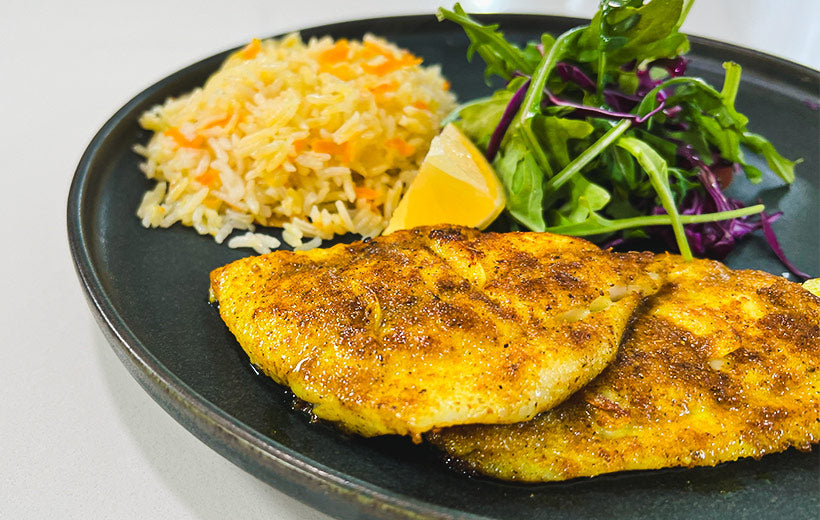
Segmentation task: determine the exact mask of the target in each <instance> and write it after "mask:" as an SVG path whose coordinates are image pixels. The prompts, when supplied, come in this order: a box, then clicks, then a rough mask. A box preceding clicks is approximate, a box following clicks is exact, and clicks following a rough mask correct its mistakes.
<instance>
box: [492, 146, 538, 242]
mask: <svg viewBox="0 0 820 520" xmlns="http://www.w3.org/2000/svg"><path fill="white" fill-rule="evenodd" d="M493 165H494V166H495V170H496V173H498V176H499V178H500V179H501V184H502V185H503V186H504V194H505V196H506V200H507V211H508V212H509V213H510V215H512V216H513V218H515V219H516V220H517V221H518V222H520V223H521V224H523V225H524V226H526V227H527V228H529V229H531V230H533V231H544V229H545V228H546V223H545V222H544V215H543V206H542V201H543V196H544V194H543V191H542V184H543V179H544V175H543V173H542V171H541V169H540V168H539V167H538V164H537V163H536V161H535V158H533V156H532V153H530V151H529V150H528V149H527V147H526V146H525V145H524V144H523V143H522V142H521V141H520V140H513V141H511V142H510V144H509V145H508V146H506V147H504V148H503V149H502V150H501V151H500V152H499V154H498V157H497V158H496V160H495V162H494V163H493Z"/></svg>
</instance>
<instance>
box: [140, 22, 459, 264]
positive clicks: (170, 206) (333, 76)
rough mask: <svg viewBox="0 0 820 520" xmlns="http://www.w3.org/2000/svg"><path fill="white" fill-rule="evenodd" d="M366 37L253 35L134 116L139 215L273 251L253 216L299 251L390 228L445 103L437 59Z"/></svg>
mask: <svg viewBox="0 0 820 520" xmlns="http://www.w3.org/2000/svg"><path fill="white" fill-rule="evenodd" d="M421 61H422V60H421V58H418V57H416V56H414V55H413V54H411V53H410V52H408V51H406V50H402V49H399V48H398V47H396V46H394V45H392V44H391V43H388V42H387V41H385V40H383V39H380V38H377V37H375V36H372V35H366V36H365V37H364V38H363V40H362V41H353V40H346V39H339V40H336V41H334V40H333V39H331V38H329V37H325V38H321V39H311V40H310V41H309V42H308V43H307V44H305V43H304V42H303V41H302V39H301V37H300V36H299V35H298V34H291V35H288V36H286V37H284V38H282V39H281V40H264V41H260V40H253V41H252V42H251V43H250V44H248V45H247V46H245V47H244V48H242V49H241V50H239V51H237V52H235V53H233V54H232V55H231V56H230V57H228V59H227V60H226V61H225V63H224V64H223V65H222V67H221V68H220V69H219V70H218V71H217V72H216V73H214V74H213V75H212V76H211V77H210V78H209V79H208V81H207V82H206V83H205V85H204V86H203V87H201V88H197V89H195V90H194V91H192V92H190V93H189V94H186V95H184V96H181V97H179V98H176V99H169V100H168V101H166V102H165V104H163V105H158V106H156V107H154V108H152V109H151V110H149V111H148V112H146V113H145V114H143V115H142V117H141V118H140V124H141V125H142V126H143V127H144V128H146V129H148V130H152V131H153V132H155V133H154V135H153V137H152V138H151V139H150V141H149V142H148V144H147V145H145V146H142V145H137V146H136V147H135V150H136V151H137V152H138V153H139V154H141V155H143V156H144V157H145V161H144V162H143V163H142V164H141V165H140V167H141V169H142V170H143V172H144V173H145V175H146V176H147V177H148V178H151V179H155V180H157V181H158V182H157V184H156V186H155V188H154V189H152V190H150V191H148V192H147V193H146V194H145V196H144V197H143V200H142V203H141V204H140V206H139V209H138V211H137V215H138V216H139V217H140V218H141V219H142V224H143V225H144V226H146V227H169V226H171V225H172V224H174V223H176V222H181V223H182V224H184V225H186V226H192V227H194V228H195V229H196V230H197V231H198V232H199V233H201V234H210V235H212V236H213V237H214V239H215V240H216V241H217V242H219V243H222V242H223V241H224V240H225V239H226V238H227V237H228V236H229V235H230V234H231V233H232V232H233V231H234V230H247V231H248V233H246V234H244V235H240V236H234V237H233V238H231V239H230V240H229V241H228V245H229V246H230V247H252V248H253V249H254V250H256V251H257V252H260V253H263V252H268V251H270V250H271V249H275V248H276V247H278V246H279V241H278V240H277V239H276V238H274V237H271V236H267V235H262V234H260V233H255V232H254V231H255V225H257V224H259V225H265V226H281V227H283V228H284V231H283V233H282V238H283V240H284V241H285V242H287V243H288V244H289V245H291V246H293V247H296V248H300V249H303V248H309V247H315V246H317V245H319V244H321V241H322V240H328V239H331V238H332V237H333V236H334V235H337V234H344V233H348V232H353V233H358V234H360V235H363V236H368V237H372V236H376V235H378V234H379V233H380V232H381V230H382V229H383V228H384V227H385V226H386V225H387V221H388V220H389V218H390V216H391V214H392V213H393V210H394V209H395V207H396V205H397V204H398V201H399V199H400V198H401V195H402V192H403V190H404V188H405V187H406V186H407V185H408V183H409V182H411V181H412V179H413V177H414V176H415V175H416V173H417V171H418V167H419V165H420V163H421V161H422V159H423V158H424V156H425V154H426V153H427V149H428V147H429V144H430V140H431V139H432V138H433V137H434V136H435V135H436V134H437V133H438V130H439V125H440V123H441V120H442V118H443V117H444V116H445V115H446V114H447V113H448V112H449V111H450V110H451V109H452V108H453V107H454V104H455V99H454V96H453V95H452V94H451V93H450V92H449V84H448V83H447V81H446V80H445V79H444V78H443V77H442V76H441V73H440V70H439V68H438V66H431V67H422V66H421Z"/></svg>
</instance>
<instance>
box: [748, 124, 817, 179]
mask: <svg viewBox="0 0 820 520" xmlns="http://www.w3.org/2000/svg"><path fill="white" fill-rule="evenodd" d="M740 142H741V143H743V144H745V145H746V146H748V147H749V149H751V150H752V151H753V152H755V153H758V154H760V155H762V156H763V157H764V158H765V159H766V163H767V164H768V165H769V168H771V169H772V171H774V173H776V174H777V175H778V176H780V178H781V179H783V180H784V181H786V182H788V183H792V182H794V167H795V165H797V164H800V163H801V162H802V160H801V159H798V160H796V161H790V160H788V159H786V158H785V157H783V156H782V155H780V154H779V153H778V152H777V150H775V148H774V145H773V144H772V143H771V142H769V140H768V139H766V138H765V137H763V136H762V135H759V134H754V133H752V132H743V133H742V134H741V138H740ZM743 168H744V169H746V170H748V169H750V168H751V166H750V165H748V164H746V165H744V166H743ZM755 170H757V168H755ZM758 173H760V172H758Z"/></svg>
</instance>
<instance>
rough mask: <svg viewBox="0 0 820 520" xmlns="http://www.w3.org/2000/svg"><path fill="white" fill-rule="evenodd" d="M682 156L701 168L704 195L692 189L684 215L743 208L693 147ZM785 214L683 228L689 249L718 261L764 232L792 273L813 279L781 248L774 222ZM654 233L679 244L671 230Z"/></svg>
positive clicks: (659, 210)
mask: <svg viewBox="0 0 820 520" xmlns="http://www.w3.org/2000/svg"><path fill="white" fill-rule="evenodd" d="M679 153H682V155H683V156H684V157H685V159H686V160H688V161H690V162H691V163H693V166H697V167H698V168H699V172H698V180H699V181H700V183H701V185H702V186H703V188H704V191H703V192H701V191H700V190H692V191H691V192H689V194H688V195H687V196H686V198H685V199H684V201H683V204H682V205H681V207H680V208H679V211H680V213H681V214H682V215H699V214H703V213H716V212H719V211H731V210H734V209H740V208H742V207H744V204H743V203H742V202H741V201H739V200H737V199H732V198H730V197H727V196H726V194H724V193H723V190H722V189H721V186H720V183H719V182H718V178H717V176H716V175H715V174H714V171H713V169H712V168H710V167H709V166H707V165H706V164H705V163H704V162H703V161H702V160H701V159H700V158H699V157H698V156H697V155H696V154H695V153H694V151H693V150H692V148H691V147H681V148H679ZM733 166H736V165H733ZM652 213H653V214H654V215H662V214H665V213H666V210H665V209H664V208H663V207H662V206H657V207H655V208H654V209H653V210H652ZM782 215H783V212H781V211H778V212H777V213H772V214H768V213H766V212H762V213H760V215H752V216H748V217H742V218H734V219H730V220H720V221H717V222H706V223H703V224H686V225H684V226H683V229H684V232H685V233H686V238H687V240H688V241H689V246H690V247H691V248H692V252H693V253H694V254H695V255H697V256H707V257H710V258H716V259H718V260H723V259H725V258H726V256H727V255H728V254H729V253H730V252H731V251H732V249H734V247H735V245H736V244H737V242H738V241H739V240H740V239H741V238H743V237H744V236H746V235H748V234H749V233H752V232H754V231H757V230H758V229H761V230H763V235H764V237H765V238H766V242H767V243H768V244H769V247H771V248H772V251H773V252H774V254H775V255H777V257H778V258H779V259H780V261H781V262H783V265H785V266H786V267H787V268H788V269H789V271H791V272H792V273H794V274H796V275H797V276H800V277H802V278H811V276H809V275H808V274H806V273H804V272H802V271H800V270H799V269H798V268H797V267H796V266H795V265H794V264H792V263H791V261H789V259H788V258H787V257H786V254H785V253H784V252H783V249H782V248H781V247H780V243H779V242H778V241H777V236H776V235H775V233H774V230H773V229H772V223H773V222H775V221H777V219H779V218H780V217H781V216H782ZM653 231H654V232H655V233H657V234H660V235H661V236H663V237H664V238H665V239H666V242H667V243H668V244H670V246H674V244H675V243H676V242H675V237H674V236H673V235H672V233H671V232H670V231H669V229H668V228H666V227H658V228H655V229H654V230H653Z"/></svg>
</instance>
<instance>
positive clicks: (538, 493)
mask: <svg viewBox="0 0 820 520" xmlns="http://www.w3.org/2000/svg"><path fill="white" fill-rule="evenodd" d="M493 19H494V20H497V21H499V22H500V23H501V24H502V27H503V29H504V30H505V32H506V34H507V35H509V36H510V37H512V38H513V39H515V40H519V41H524V40H527V39H532V38H535V37H537V36H538V35H539V34H540V33H541V32H542V31H550V32H553V33H555V32H560V31H563V30H565V29H567V28H569V27H571V26H574V25H578V24H579V23H581V22H582V21H581V20H573V19H566V18H555V17H547V16H518V15H502V16H497V17H494V18H493ZM365 32H373V33H376V34H379V35H383V36H385V37H387V38H389V39H391V40H393V41H395V42H396V43H397V44H399V45H401V46H404V47H407V48H409V49H411V50H412V51H413V52H415V53H417V54H418V55H420V56H423V57H424V58H425V61H426V63H428V64H429V63H440V64H441V65H442V68H443V71H444V73H445V75H446V76H447V77H448V78H449V79H450V80H451V82H452V85H453V89H454V91H455V92H456V93H458V95H459V96H460V98H461V99H462V100H464V99H468V98H471V97H475V96H479V95H485V94H486V93H487V92H488V88H487V87H486V86H485V85H484V83H483V80H482V70H483V69H482V66H481V64H480V63H474V64H468V63H467V61H466V60H465V57H464V56H465V50H466V45H467V42H466V39H465V37H464V36H463V33H462V32H461V29H459V28H458V27H456V26H454V25H453V24H450V23H441V24H439V23H437V22H436V21H435V18H434V17H433V16H432V15H430V16H413V17H401V18H388V19H378V20H366V21H355V22H348V23H342V24H338V25H331V26H326V27H319V28H314V29H308V30H305V31H303V35H304V36H305V37H309V36H313V35H324V34H330V35H333V36H336V37H341V36H346V37H361V36H362V34H363V33H365ZM692 43H693V45H692V52H691V55H692V58H693V60H692V64H691V69H690V70H691V72H692V73H693V74H697V75H701V76H703V77H705V78H706V79H707V80H709V81H710V82H711V83H712V84H715V85H718V86H719V85H720V84H721V83H722V68H721V62H722V61H724V60H728V59H731V60H734V61H737V62H739V63H740V64H741V65H743V67H744V71H743V78H744V79H743V83H742V85H741V89H740V95H739V99H738V105H739V108H740V109H741V110H742V111H743V112H745V113H746V114H748V115H749V116H750V117H751V121H752V124H751V128H752V130H754V131H757V132H760V133H763V134H765V135H767V136H769V137H770V138H771V140H772V141H774V143H775V145H776V146H778V147H779V148H780V150H781V151H782V152H783V153H784V154H785V155H786V156H788V157H792V158H794V157H802V158H803V163H802V164H801V165H800V166H799V167H798V179H797V181H796V182H795V183H794V185H793V186H792V187H791V188H786V187H783V186H781V185H780V183H779V182H778V181H777V179H775V178H774V176H773V175H769V176H768V177H767V180H765V181H764V182H763V184H761V185H759V186H757V187H753V188H750V187H747V188H743V189H741V190H739V191H738V192H736V193H735V195H739V196H740V197H741V198H744V199H745V200H747V201H753V200H754V199H755V198H756V197H757V196H760V197H762V199H763V201H764V202H765V203H767V204H768V205H770V206H772V207H780V208H782V209H785V210H786V216H785V217H784V218H783V219H781V220H780V221H779V222H778V223H777V224H776V230H777V231H778V233H779V236H780V239H781V241H782V243H783V246H784V248H785V249H786V251H788V253H789V254H790V255H791V257H792V258H793V260H794V261H795V262H796V263H797V264H798V265H799V266H800V267H802V268H803V269H804V270H808V271H809V272H812V273H813V274H815V275H817V274H820V238H818V226H819V225H820V206H818V200H820V196H818V195H819V194H818V184H819V183H820V168H819V167H820V159H819V158H818V143H820V129H818V126H819V125H818V112H817V108H816V105H815V103H817V102H818V85H820V79H819V77H818V73H817V72H816V71H813V70H811V69H807V68H804V67H801V66H798V65H795V64H792V63H787V62H784V61H782V60H778V59H776V58H773V57H771V56H766V55H761V54H758V53H754V52H752V51H748V50H744V49H740V48H737V47H732V46H729V45H725V44H721V43H717V42H713V41H706V40H702V39H697V38H693V42H692ZM225 55H226V53H223V54H220V55H218V56H214V57H212V58H209V59H206V60H204V61H201V62H199V63H196V64H194V65H192V66H190V67H188V68H185V69H183V70H181V71H179V72H178V73H176V74H174V75H172V76H170V77H168V78H167V79H165V80H163V81H160V82H159V83H157V84H156V85H154V86H152V87H150V88H149V89H147V90H146V91H144V92H143V93H141V94H140V95H138V96H137V97H135V98H134V99H133V100H131V101H130V102H129V103H128V104H127V105H126V106H125V107H123V108H122V109H121V110H120V111H119V112H117V113H116V114H115V115H114V117H112V118H111V120H110V121H108V123H106V125H105V126H104V127H103V128H102V129H101V130H100V132H99V133H98V134H97V136H96V137H95V138H94V140H93V141H92V142H91V144H90V145H89V147H88V150H87V151H86V153H85V155H84V156H83V158H82V160H81V161H80V164H79V166H78V168H77V172H76V175H75V177H74V182H73V184H72V186H71V192H70V194H69V199H68V233H69V239H70V243H71V250H72V254H73V257H74V261H75V264H76V268H77V272H78V274H79V276H80V279H81V281H82V283H83V285H84V287H85V290H86V294H87V296H88V299H89V302H90V305H91V308H92V311H93V314H94V316H95V317H96V319H97V320H98V321H99V324H100V326H101V328H102V329H103V331H104V332H105V334H106V335H107V336H108V339H109V340H110V342H111V344H112V346H113V348H114V350H115V351H116V352H117V354H118V355H119V357H120V359H121V360H122V361H123V363H124V364H125V365H126V366H127V367H128V369H129V370H130V371H131V373H132V374H133V376H134V377H135V378H136V379H137V380H138V381H139V382H140V384H141V385H142V386H143V387H144V388H145V389H146V391H148V393H150V394H151V396H152V397H153V398H154V399H156V400H157V401H158V402H159V403H160V404H161V405H162V406H163V407H164V408H165V409H166V410H167V411H168V413H170V414H171V415H172V416H173V417H175V418H176V419H177V420H178V421H179V422H181V423H182V424H183V425H185V426H186V427H187V428H188V429H189V430H191V431H192V432H193V433H194V434H195V435H197V436H198V437H199V438H201V439H202V440H203V441H204V442H206V443H207V444H209V445H210V446H211V447H213V449H215V450H216V451H218V452H219V453H221V454H223V455H224V456H225V457H227V458H228V459H230V460H231V461H233V462H234V463H236V464H237V465H239V466H240V467H242V468H244V469H245V470H247V471H249V472H250V473H252V474H254V475H256V476H257V477H259V478H260V479H262V480H264V481H266V482H268V483H270V484H271V485H273V486H276V487H277V488H280V489H282V490H283V491H285V492H287V493H289V494H291V495H293V496H295V497H296V498H298V499H300V500H302V501H304V502H306V503H308V504H310V505H312V506H314V507H316V508H317V509H320V510H322V511H325V512H327V513H329V514H331V515H335V516H338V517H340V518H416V517H423V518H474V517H492V518H516V519H517V518H550V517H553V516H555V515H560V516H571V517H573V518H593V517H606V518H609V519H616V518H625V517H635V516H648V517H654V518H661V517H663V518H684V517H686V518H688V517H699V518H726V517H728V515H732V517H733V518H735V519H737V518H762V517H782V518H803V517H805V518H809V517H811V518H816V516H815V515H816V513H817V511H818V510H820V503H818V497H820V490H819V489H818V468H819V467H820V466H819V465H818V457H817V450H815V451H814V452H812V453H800V452H797V451H794V450H790V451H788V452H785V453H781V454H776V455H770V456H767V457H764V458H763V459H762V460H759V461H754V460H743V461H740V462H736V463H731V464H723V465H720V466H718V467H715V468H696V469H676V470H667V471H651V472H632V473H624V474H618V475H611V476H603V477H599V478H595V479H587V480H577V481H572V482H568V483H558V484H547V485H510V484H504V483H499V482H491V481H487V480H482V479H475V478H468V477H465V476H462V475H460V474H457V473H455V472H453V471H451V470H449V469H448V468H447V467H446V466H445V465H444V464H442V463H441V462H440V461H439V459H438V455H437V454H436V453H435V452H433V451H432V450H431V449H430V448H428V447H426V446H423V445H422V446H415V445H413V444H412V443H410V442H409V441H407V440H405V439H399V438H378V439H361V438H353V437H348V436H345V435H342V434H340V433H338V432H337V431H335V430H334V429H332V428H330V427H328V426H326V425H323V424H311V423H309V421H308V418H307V417H306V416H305V415H304V414H302V413H300V412H296V411H294V410H293V409H292V400H291V396H290V394H289V393H288V392H287V391H286V390H284V389H283V388H281V387H278V386H276V385H274V384H272V383H270V382H268V380H267V379H266V378H263V377H259V376H257V375H256V374H255V373H254V372H253V371H252V369H251V367H250V366H249V364H248V361H247V358H246V357H245V355H244V353H242V351H241V350H240V349H239V347H238V346H237V344H236V342H235V341H234V339H233V337H232V336H231V335H230V333H229V332H228V331H227V329H226V328H225V327H224V325H223V324H222V322H221V320H220V319H219V317H218V315H217V312H216V310H215V309H214V308H212V307H211V306H210V305H209V304H208V298H207V294H208V272H209V271H210V270H211V269H213V268H215V267H218V266H221V265H223V264H225V263H227V262H229V261H231V260H234V259H236V258H239V257H240V256H243V255H245V254H247V253H246V252H244V251H235V250H230V249H228V248H227V247H226V246H219V245H217V244H215V243H214V242H213V241H212V240H211V239H210V238H209V237H202V236H199V235H197V234H196V233H195V232H194V231H193V230H192V229H190V228H183V227H180V226H175V227H173V228H171V229H168V230H156V229H153V230H149V229H144V228H142V227H141V225H140V223H139V220H138V219H137V217H136V216H135V210H136V208H137V205H138V204H139V201H140V198H141V195H142V193H143V192H144V191H145V190H146V189H147V188H149V187H150V183H149V182H148V181H146V180H145V179H144V178H143V175H142V174H141V173H140V172H139V170H138V169H137V164H138V163H139V157H138V156H137V155H136V154H134V153H133V152H132V151H131V147H132V146H133V145H134V143H138V142H145V141H146V140H147V139H148V137H149V134H148V132H145V131H143V130H141V129H140V128H139V126H138V124H137V118H138V116H139V114H141V113H142V112H143V111H144V110H146V109H148V108H150V107H151V106H153V105H154V104H157V103H161V102H162V101H164V100H165V98H166V97H168V96H173V95H179V94H181V93H184V92H186V91H188V90H190V89H191V88H193V87H194V86H196V85H199V84H201V83H203V81H204V80H205V78H206V77H207V76H208V75H209V74H211V73H212V72H213V71H214V70H215V69H216V68H217V66H218V65H219V64H220V63H221V62H222V60H223V59H224V58H225ZM812 107H814V108H812ZM741 184H743V183H741V182H737V183H735V185H736V186H738V187H739V186H740V185H741ZM728 263H729V265H731V266H733V267H749V268H758V269H763V270H766V271H770V272H773V273H777V274H779V273H781V272H783V271H784V269H783V268H782V267H781V266H780V264H779V263H778V261H777V260H776V259H775V258H774V257H773V255H772V254H771V253H770V251H769V250H768V248H767V247H766V245H765V243H764V241H763V239H762V238H760V237H752V238H750V239H748V240H747V241H746V242H745V243H744V244H743V245H742V247H740V248H739V249H738V250H736V252H735V253H734V254H733V255H732V256H731V257H730V258H729V259H728Z"/></svg>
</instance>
